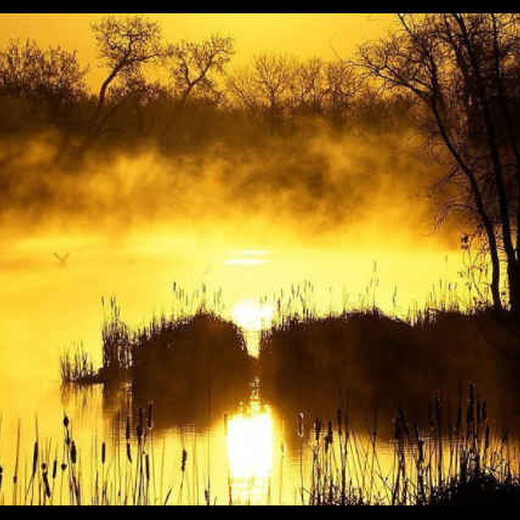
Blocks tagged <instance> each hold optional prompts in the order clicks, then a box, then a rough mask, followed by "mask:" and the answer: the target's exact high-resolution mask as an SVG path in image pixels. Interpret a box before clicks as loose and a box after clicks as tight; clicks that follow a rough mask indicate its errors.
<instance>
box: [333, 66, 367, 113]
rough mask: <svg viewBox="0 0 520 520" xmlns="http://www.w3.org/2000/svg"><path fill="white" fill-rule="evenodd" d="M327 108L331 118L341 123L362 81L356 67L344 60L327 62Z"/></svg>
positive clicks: (361, 85)
mask: <svg viewBox="0 0 520 520" xmlns="http://www.w3.org/2000/svg"><path fill="white" fill-rule="evenodd" d="M325 76H326V90H325V96H326V100H327V105H328V110H329V112H330V114H331V117H332V120H333V121H334V122H336V123H341V122H343V120H344V117H345V113H346V111H347V110H348V109H349V107H350V105H351V103H352V101H353V99H354V98H355V96H356V94H358V93H359V91H360V90H361V88H362V87H363V81H362V78H361V76H360V74H359V73H358V71H357V70H356V68H355V67H354V66H353V65H351V64H349V63H347V62H346V61H344V60H336V61H333V62H331V63H328V64H327V66H326V68H325Z"/></svg>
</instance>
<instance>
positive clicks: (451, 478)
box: [0, 386, 520, 506]
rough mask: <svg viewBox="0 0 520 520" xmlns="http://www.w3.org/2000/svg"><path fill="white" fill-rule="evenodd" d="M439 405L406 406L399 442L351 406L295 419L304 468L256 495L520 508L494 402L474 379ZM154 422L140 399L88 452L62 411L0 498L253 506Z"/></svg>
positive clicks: (5, 475) (5, 473)
mask: <svg viewBox="0 0 520 520" xmlns="http://www.w3.org/2000/svg"><path fill="white" fill-rule="evenodd" d="M465 394H466V392H465ZM433 403H434V404H433V406H432V407H430V408H431V411H430V415H431V419H430V424H429V425H428V426H427V427H424V428H421V427H419V426H418V425H417V424H416V423H414V422H413V421H411V420H410V419H409V418H408V416H406V415H405V413H404V412H403V411H402V410H398V411H397V413H396V415H395V416H394V420H393V434H392V438H391V439H390V440H382V439H381V438H380V437H379V430H378V428H377V426H374V427H373V428H372V429H371V430H370V431H364V430H362V431H360V430H356V429H355V428H354V427H353V426H352V424H351V422H350V416H349V414H348V413H347V412H345V411H344V410H342V409H338V410H337V412H336V413H335V417H334V418H333V419H332V420H329V421H326V420H321V419H312V418H309V417H307V416H304V415H303V414H299V415H298V416H297V417H295V418H294V419H295V421H294V423H293V424H295V434H296V435H297V438H298V440H299V447H298V448H297V449H295V450H292V451H293V452H294V457H295V458H296V460H298V458H299V460H300V462H299V465H300V471H299V474H298V476H297V477H296V479H295V480H291V481H289V482H287V481H285V480H283V479H282V478H281V477H280V476H279V478H277V479H276V480H271V477H269V483H268V486H267V488H266V494H265V496H262V497H258V496H256V497H254V498H255V499H256V500H260V501H261V502H264V503H276V502H277V500H276V498H274V497H282V496H283V488H284V486H289V487H290V488H291V491H292V489H294V491H297V494H296V495H292V496H293V497H296V498H295V500H296V503H300V504H302V505H306V504H310V505H343V506H349V505H374V504H388V505H390V504H391V505H515V506H518V505H520V481H519V473H518V468H519V462H520V461H519V458H518V451H517V450H518V442H517V441H516V440H514V439H513V437H512V436H510V435H509V434H508V432H507V431H501V430H497V429H495V428H494V427H493V426H492V424H493V422H492V419H491V418H490V417H488V409H487V403H486V402H485V401H484V400H482V399H479V398H477V395H476V391H475V388H474V387H473V386H470V387H469V392H467V397H465V399H464V403H463V404H462V405H461V404H460V403H459V406H460V407H461V408H459V410H458V414H457V415H455V417H451V416H450V415H449V413H448V409H447V408H446V406H445V405H446V402H445V401H443V400H441V399H439V398H436V399H434V402H433ZM296 419H297V420H296ZM218 422H219V423H220V421H218ZM224 422H225V419H224ZM155 426H156V425H155V409H154V407H153V406H152V405H151V404H150V405H148V406H147V407H146V408H144V409H143V408H139V409H138V411H137V414H136V416H135V419H132V417H131V416H127V418H126V420H125V419H124V418H123V420H121V421H120V422H119V423H118V428H117V429H116V430H115V435H112V436H111V438H112V441H109V442H107V441H105V440H103V438H101V439H99V438H98V437H96V438H95V440H94V442H95V446H94V449H90V450H85V449H84V447H83V446H81V445H78V443H77V440H76V439H75V437H74V433H73V432H74V429H73V425H72V424H71V423H70V420H69V418H68V417H67V416H66V415H65V417H64V420H63V427H64V437H63V441H62V442H59V441H57V440H56V439H54V440H53V441H51V442H50V443H49V444H47V442H42V441H41V440H39V439H38V438H36V439H35V442H34V444H33V446H32V453H31V450H29V451H26V450H25V448H26V447H24V446H21V445H20V431H18V441H17V442H18V446H17V450H16V454H17V455H16V459H15V461H14V465H13V466H12V467H11V466H10V465H6V464H5V463H3V464H2V472H1V475H2V479H1V480H0V483H1V487H0V501H1V502H2V503H6V504H41V505H46V504H47V505H50V504H75V505H87V504H93V505H100V504H101V505H120V504H126V505H130V504H138V505H153V504H181V503H188V504H208V505H210V504H230V505H231V504H236V503H250V500H251V499H252V497H248V496H247V493H246V495H244V488H243V487H242V486H240V482H236V481H235V480H234V478H233V475H232V474H230V473H228V474H227V475H226V474H225V472H224V474H215V472H214V473H213V477H212V478H213V479H219V480H221V481H222V482H226V485H225V486H224V487H221V488H220V489H225V491H223V492H222V493H223V494H221V495H218V494H216V492H215V491H214V489H215V487H216V486H215V482H214V480H213V481H212V480H210V479H209V478H208V480H207V481H205V480H204V479H200V480H199V479H197V478H196V477H195V475H196V474H197V472H203V471H204V470H205V464H206V463H205V462H204V461H202V460H201V459H200V458H198V457H197V453H196V452H192V451H191V450H188V449H185V448H183V447H182V448H181V447H179V450H180V451H179V453H178V454H177V456H175V457H174V458H175V460H170V459H168V460H165V458H164V457H165V455H164V451H162V456H161V454H160V450H158V449H157V448H158V447H159V448H160V445H159V446H157V443H156V442H155V440H154V431H155ZM383 427H385V425H383ZM51 446H52V449H49V448H50V447H51ZM251 449H254V446H251ZM163 450H164V448H163ZM275 453H276V460H275V461H274V464H275V465H277V466H278V467H279V468H280V470H281V471H282V472H283V471H287V470H288V469H289V464H288V462H287V460H285V458H284V455H282V454H280V453H281V452H275ZM282 453H283V452H282ZM385 453H386V458H385ZM388 456H389V457H388ZM31 461H32V462H31ZM165 468H169V469H168V470H167V473H166V474H165ZM172 468H173V469H174V470H175V471H173V472H172ZM284 468H285V469H284ZM206 469H207V468H206ZM235 486H236V487H235Z"/></svg>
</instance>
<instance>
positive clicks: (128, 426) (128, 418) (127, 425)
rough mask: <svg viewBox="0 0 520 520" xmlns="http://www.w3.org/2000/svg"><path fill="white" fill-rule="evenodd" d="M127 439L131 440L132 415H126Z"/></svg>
mask: <svg viewBox="0 0 520 520" xmlns="http://www.w3.org/2000/svg"><path fill="white" fill-rule="evenodd" d="M125 438H126V441H127V442H129V441H130V417H128V416H126V428H125Z"/></svg>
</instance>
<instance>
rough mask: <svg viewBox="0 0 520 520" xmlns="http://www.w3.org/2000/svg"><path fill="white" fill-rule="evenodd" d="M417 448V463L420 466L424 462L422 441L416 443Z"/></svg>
mask: <svg viewBox="0 0 520 520" xmlns="http://www.w3.org/2000/svg"><path fill="white" fill-rule="evenodd" d="M417 448H418V451H419V456H418V459H417V462H418V463H419V464H422V463H423V462H424V441H423V440H422V439H420V440H419V441H418V442H417Z"/></svg>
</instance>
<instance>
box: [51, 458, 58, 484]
mask: <svg viewBox="0 0 520 520" xmlns="http://www.w3.org/2000/svg"><path fill="white" fill-rule="evenodd" d="M57 473H58V461H57V460H56V459H54V462H53V464H52V480H54V479H55V478H56V474H57Z"/></svg>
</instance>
